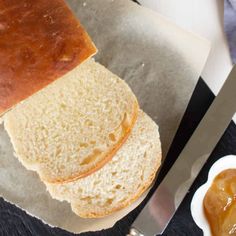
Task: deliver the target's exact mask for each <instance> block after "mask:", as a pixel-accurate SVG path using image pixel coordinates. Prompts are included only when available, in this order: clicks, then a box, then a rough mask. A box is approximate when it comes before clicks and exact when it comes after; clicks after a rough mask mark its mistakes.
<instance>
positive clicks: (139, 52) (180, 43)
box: [0, 0, 209, 233]
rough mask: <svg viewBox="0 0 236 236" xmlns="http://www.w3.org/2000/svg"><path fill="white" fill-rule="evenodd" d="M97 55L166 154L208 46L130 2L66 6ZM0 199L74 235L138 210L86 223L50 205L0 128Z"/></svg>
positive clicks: (72, 0)
mask: <svg viewBox="0 0 236 236" xmlns="http://www.w3.org/2000/svg"><path fill="white" fill-rule="evenodd" d="M68 3H69V5H70V6H71V7H72V8H73V10H74V11H75V13H76V14H77V16H78V17H79V19H80V20H81V23H82V24H83V25H84V26H85V27H86V29H87V30H88V32H89V34H90V35H91V37H92V39H93V40H94V42H95V44H96V46H97V48H98V50H99V52H98V54H97V55H96V60H97V61H99V62H100V63H102V64H103V65H105V66H106V67H107V68H109V69H110V70H111V71H113V72H114V73H116V74H118V75H119V76H120V77H121V78H123V79H125V80H126V81H127V82H128V84H129V85H130V86H131V88H132V89H133V91H134V93H135V94H136V95H137V97H138V100H139V102H140V106H141V108H142V109H143V110H144V111H145V112H147V113H148V114H149V115H150V116H151V117H152V118H153V119H154V120H155V121H156V122H157V123H158V124H159V126H160V135H161V140H162V145H163V152H164V154H165V153H166V152H167V149H168V147H169V145H170V143H171V141H172V139H173V136H174V134H175V132H176V130H177V127H178V124H179V122H180V120H181V117H182V115H183V113H184V110H185V109H186V107H187V103H188V101H189V99H190V96H191V94H192V92H193V89H194V87H195V84H196V82H197V79H198V77H199V75H200V73H201V70H202V68H203V66H204V64H205V61H206V57H207V55H208V52H209V44H208V42H207V41H205V40H203V39H201V38H198V37H197V36H194V35H192V34H190V33H188V32H185V31H183V30H181V29H179V28H177V27H176V26H175V25H173V24H172V23H170V22H169V21H167V20H166V19H164V18H163V17H161V16H159V15H157V14H156V13H154V12H152V11H150V10H148V9H145V8H142V7H140V6H138V5H137V4H135V3H133V2H131V1H129V0H113V1H112V0H100V1H98V0H86V1H83V0H82V1H81V0H68ZM0 195H1V196H3V197H4V199H6V200H7V201H9V202H12V203H14V204H16V205H17V206H19V207H21V208H22V209H24V210H25V211H27V212H28V213H29V214H32V215H34V216H36V217H37V218H40V219H42V220H43V221H44V222H46V223H48V224H50V225H52V226H58V227H61V228H63V229H65V230H68V231H71V232H75V233H78V232H82V231H92V230H99V229H103V228H108V227H111V226H113V225H114V223H115V222H116V221H118V220H119V219H120V218H122V217H123V216H125V215H126V214H127V213H128V212H129V211H131V210H132V209H133V208H134V207H136V206H137V205H138V204H139V203H140V201H141V200H140V201H139V202H136V203H135V204H134V205H132V206H131V207H129V208H126V209H125V210H123V211H120V212H118V213H116V214H114V215H112V216H110V217H107V218H104V219H98V220H86V219H81V218H79V217H77V216H76V215H75V214H73V213H72V212H71V209H70V205H69V204H67V203H65V202H63V203H62V202H58V201H56V200H53V199H51V197H50V196H49V194H48V193H47V192H46V189H45V187H44V185H43V183H41V182H40V180H39V178H38V176H37V174H35V173H34V172H31V171H27V170H26V169H25V168H24V167H22V166H21V164H20V163H19V161H18V160H17V159H16V158H15V157H14V156H13V149H12V146H11V144H10V141H9V138H8V136H7V134H6V133H5V131H4V129H3V127H2V126H0Z"/></svg>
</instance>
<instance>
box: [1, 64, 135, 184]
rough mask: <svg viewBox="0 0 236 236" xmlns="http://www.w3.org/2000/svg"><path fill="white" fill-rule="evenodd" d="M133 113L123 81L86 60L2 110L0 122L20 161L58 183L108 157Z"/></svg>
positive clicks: (128, 126)
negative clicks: (7, 109)
mask: <svg viewBox="0 0 236 236" xmlns="http://www.w3.org/2000/svg"><path fill="white" fill-rule="evenodd" d="M137 114H138V103H137V100H136V98H135V96H134V94H133V93H132V91H131V90H130V88H129V87H128V85H127V84H126V83H125V82H124V81H123V80H121V79H120V78H118V77H117V76H116V75H114V74H112V73H111V72H110V71H109V70H107V69H106V68H105V67H103V66H102V65H100V64H99V63H96V62H95V61H94V60H88V61H86V62H84V63H83V64H82V65H80V66H79V67H77V68H75V69H74V70H73V71H71V72H69V73H68V74H66V75H65V76H63V77H62V78H61V79H58V80H56V81H55V82H54V83H52V84H50V85H49V86H48V87H46V88H45V89H43V90H41V91H40V92H38V93H36V94H34V95H33V96H31V97H30V98H29V99H27V100H25V101H24V102H23V103H21V104H18V105H17V106H16V107H15V108H14V109H13V110H11V111H9V112H8V113H6V115H5V116H4V125H5V128H6V130H7V132H8V134H9V136H10V138H11V141H12V144H13V146H14V150H15V154H16V156H17V157H18V159H19V160H20V161H21V162H22V164H23V165H24V166H25V167H26V168H27V169H30V170H35V171H37V172H38V173H39V175H40V177H41V179H42V180H43V181H45V182H50V183H61V182H68V181H72V180H74V179H78V178H81V177H84V176H86V175H89V174H91V173H92V172H94V171H95V170H97V169H99V168H101V167H102V166H103V165H104V164H105V163H106V162H107V161H109V160H110V159H111V158H112V156H113V155H114V153H115V152H116V151H117V150H118V149H119V147H120V146H121V145H122V144H123V143H124V141H125V140H126V138H127V137H128V135H129V133H130V131H131V129H132V127H133V126H134V123H135V121H136V118H137Z"/></svg>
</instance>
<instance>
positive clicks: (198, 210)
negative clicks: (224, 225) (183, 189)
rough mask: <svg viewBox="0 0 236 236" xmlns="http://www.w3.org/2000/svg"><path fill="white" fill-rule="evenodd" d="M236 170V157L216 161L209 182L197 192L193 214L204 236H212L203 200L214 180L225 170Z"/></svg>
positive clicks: (192, 203) (193, 201)
mask: <svg viewBox="0 0 236 236" xmlns="http://www.w3.org/2000/svg"><path fill="white" fill-rule="evenodd" d="M226 169H236V156H233V155H230V156H225V157H222V158H221V159H219V160H218V161H216V162H215V163H214V164H213V165H212V167H211V169H210V171H209V174H208V180H207V182H206V183H205V184H204V185H202V186H201V187H200V188H198V190H197V191H196V192H195V194H194V196H193V199H192V202H191V213H192V217H193V219H194V221H195V223H196V224H197V225H198V227H199V228H201V229H202V231H203V233H204V236H211V231H210V226H209V224H208V221H207V219H206V217H205V214H204V210H203V199H204V197H205V194H206V192H207V190H208V189H209V188H210V187H211V184H212V182H213V180H214V178H215V177H216V176H217V175H218V174H219V173H220V172H222V171H223V170H226Z"/></svg>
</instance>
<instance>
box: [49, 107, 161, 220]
mask: <svg viewBox="0 0 236 236" xmlns="http://www.w3.org/2000/svg"><path fill="white" fill-rule="evenodd" d="M160 164H161V144H160V140H159V132H158V126H157V125H156V124H155V122H154V121H152V119H151V118H150V117H149V116H148V115H146V114H145V113H144V112H142V111H141V110H140V111H139V115H138V119H137V122H136V124H135V126H134V128H133V130H132V132H131V134H130V136H129V138H128V139H127V141H126V142H125V143H124V144H123V146H122V147H121V148H120V149H119V151H118V152H117V153H116V155H115V156H114V157H113V158H112V160H111V161H110V162H108V163H107V164H106V165H105V166H104V167H103V168H101V169H100V170H98V171H96V172H95V173H93V174H91V175H90V176H87V177H85V178H83V179H79V180H76V181H74V182H70V183H65V184H46V186H47V190H48V191H49V192H50V194H51V195H52V197H53V198H55V199H58V200H60V201H63V200H66V201H68V202H70V203H71V206H72V210H73V211H74V212H75V213H76V214H77V215H79V216H81V217H85V218H97V217H104V216H106V215H108V214H110V213H112V212H114V211H117V210H119V209H121V208H124V207H125V206H127V205H129V204H131V203H132V202H133V201H135V200H136V199H137V198H138V197H139V196H140V195H141V194H142V193H143V192H144V191H145V190H146V189H147V188H148V187H149V186H150V184H151V183H152V181H153V179H154V177H155V174H156V172H157V170H158V168H159V166H160Z"/></svg>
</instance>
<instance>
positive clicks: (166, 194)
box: [129, 66, 236, 236]
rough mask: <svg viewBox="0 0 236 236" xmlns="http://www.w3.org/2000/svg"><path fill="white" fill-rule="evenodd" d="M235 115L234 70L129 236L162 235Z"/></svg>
mask: <svg viewBox="0 0 236 236" xmlns="http://www.w3.org/2000/svg"><path fill="white" fill-rule="evenodd" d="M235 112H236V66H234V68H233V69H232V71H231V73H230V74H229V76H228V78H227V80H226V82H225V84H224V85H223V87H222V89H221V90H220V92H219V94H218V95H217V97H216V98H215V99H214V101H213V103H212V105H211V106H210V108H209V109H208V111H207V112H206V114H205V116H204V117H203V119H202V120H201V122H200V124H199V125H198V127H197V129H196V130H195V132H194V133H193V135H192V137H191V138H190V140H189V141H188V143H187V144H186V146H185V148H184V149H183V151H182V152H181V154H180V155H179V157H178V159H177V160H176V162H175V163H174V165H173V166H172V168H171V169H170V171H169V172H168V173H167V175H166V176H165V178H164V180H163V181H162V182H161V184H160V185H159V187H158V188H157V190H156V191H155V193H154V194H153V196H152V197H151V199H150V200H149V202H148V203H147V205H146V206H145V207H144V209H143V210H142V212H141V213H140V214H139V216H138V217H137V219H136V220H135V221H134V223H133V225H132V228H131V231H130V234H129V235H132V236H141V235H142V236H154V235H157V234H161V233H162V232H163V231H164V229H165V228H166V226H167V225H168V223H169V221H170V220H171V218H172V216H173V215H174V213H175V211H176V209H177V208H178V206H179V205H180V203H181V202H182V200H183V198H184V197H185V195H186V193H187V191H188V189H189V188H190V187H191V184H192V182H193V181H194V179H195V178H196V176H197V174H198V173H199V171H200V170H201V168H202V166H203V164H204V163H205V162H206V160H207V158H208V157H209V156H210V154H211V152H212V151H213V149H214V148H215V146H216V144H217V143H218V141H219V140H220V138H221V137H222V135H223V133H224V132H225V130H226V128H227V127H228V125H229V123H230V121H231V120H232V117H233V115H234V114H235ZM199 158H202V159H203V161H202V162H201V165H199V168H198V170H197V171H196V172H195V175H194V176H192V177H193V178H191V179H190V176H191V167H192V165H193V164H194V163H195V161H196V160H198V159H199ZM186 181H187V182H186ZM185 182H186V184H187V188H186V191H182V192H181V193H180V196H178V199H179V200H178V202H176V199H175V195H176V192H177V190H178V188H179V186H180V185H181V184H183V183H185Z"/></svg>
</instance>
